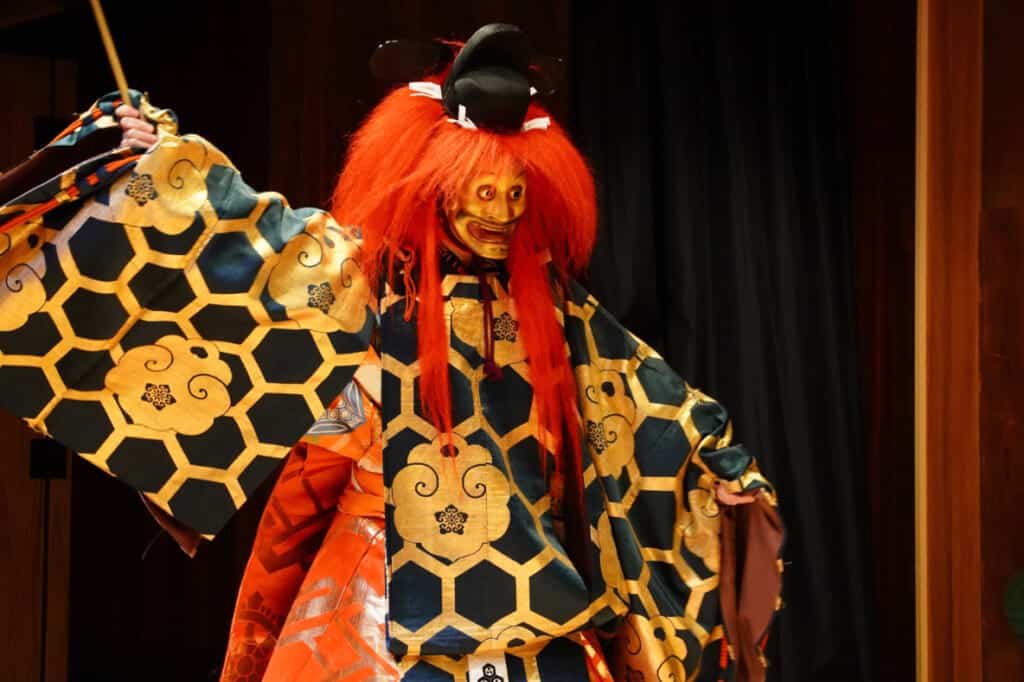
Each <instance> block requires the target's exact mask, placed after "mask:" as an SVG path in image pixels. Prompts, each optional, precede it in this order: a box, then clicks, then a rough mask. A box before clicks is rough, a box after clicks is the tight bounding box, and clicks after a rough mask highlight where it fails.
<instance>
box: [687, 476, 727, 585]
mask: <svg viewBox="0 0 1024 682" xmlns="http://www.w3.org/2000/svg"><path fill="white" fill-rule="evenodd" d="M686 499H687V501H688V502H689V506H690V509H689V510H686V509H684V510H683V512H682V518H680V519H679V525H680V527H681V528H682V532H683V543H684V544H685V545H686V549H688V550H690V551H691V552H693V553H694V554H696V555H697V556H699V557H700V558H701V560H702V561H703V562H704V565H705V566H707V567H708V570H710V571H714V572H715V573H718V572H719V570H720V569H719V566H720V561H721V547H720V542H719V539H718V538H719V531H720V530H721V524H722V518H721V515H720V514H719V513H718V505H717V504H716V503H715V501H714V498H713V492H712V491H709V490H705V489H704V488H694V489H693V490H691V491H689V492H688V493H687V494H686Z"/></svg>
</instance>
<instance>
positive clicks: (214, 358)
mask: <svg viewBox="0 0 1024 682" xmlns="http://www.w3.org/2000/svg"><path fill="white" fill-rule="evenodd" d="M104 382H105V384H106V387H107V389H108V390H109V391H111V392H112V393H114V396H115V398H116V399H117V402H118V404H119V405H120V406H121V409H123V410H124V411H125V412H127V413H128V416H129V417H131V419H132V421H133V422H135V423H136V424H141V425H143V426H147V427H149V428H151V429H155V430H157V431H174V432H176V433H180V434H184V435H188V436H194V435H197V434H200V433H203V432H204V431H206V430H207V429H209V428H210V425H211V424H213V420H214V419H216V418H217V417H219V416H221V415H223V414H224V413H225V412H226V411H227V410H228V408H229V407H230V406H231V398H230V396H229V395H228V389H227V386H228V384H230V383H231V368H230V367H228V365H227V363H225V362H224V361H223V360H221V359H220V353H219V351H218V350H217V348H216V346H214V345H213V344H212V343H210V342H208V341H197V340H190V339H186V338H184V337H181V336H164V337H162V338H161V339H160V340H159V341H157V342H156V343H154V344H152V345H149V346H138V347H136V348H132V349H131V350H129V351H128V352H127V353H125V354H124V355H123V356H121V360H120V361H119V362H118V363H117V365H116V366H115V367H114V368H113V369H111V370H110V371H109V372H107V376H106V378H105V379H104Z"/></svg>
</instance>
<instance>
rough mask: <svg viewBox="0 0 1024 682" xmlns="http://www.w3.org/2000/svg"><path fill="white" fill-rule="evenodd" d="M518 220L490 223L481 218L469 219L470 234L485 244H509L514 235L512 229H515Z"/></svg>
mask: <svg viewBox="0 0 1024 682" xmlns="http://www.w3.org/2000/svg"><path fill="white" fill-rule="evenodd" d="M518 222H519V221H518V220H513V221H511V222H507V223H503V224H498V223H489V222H486V221H483V220H480V219H474V220H470V221H469V225H468V226H467V227H468V230H469V234H470V235H471V236H472V237H473V239H476V240H478V241H481V242H484V243H485V244H507V243H508V240H509V239H510V238H511V237H512V230H514V229H515V227H516V224H517V223H518Z"/></svg>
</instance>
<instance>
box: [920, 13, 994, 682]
mask: <svg viewBox="0 0 1024 682" xmlns="http://www.w3.org/2000/svg"><path fill="white" fill-rule="evenodd" d="M918 7H919V10H918V42H917V48H918V52H917V53H918V63H917V67H918V71H917V76H918V81H917V85H918V87H917V113H918V116H917V195H916V196H917V215H916V220H917V241H916V259H917V267H916V278H917V287H916V290H917V301H916V311H917V322H916V334H915V337H916V338H915V356H916V377H917V379H916V383H917V386H916V423H915V431H916V443H915V450H916V462H917V476H916V479H917V524H918V525H917V528H918V537H917V550H918V557H917V572H918V573H917V577H918V601H917V605H918V671H917V675H918V677H917V679H918V680H920V681H922V682H925V681H926V682H975V681H978V680H980V679H981V677H980V674H981V653H982V652H981V628H980V627H979V626H980V623H981V608H980V602H981V599H980V589H981V551H980V540H981V498H980V495H981V486H980V481H979V475H980V473H979V461H978V448H979V440H978V438H979V425H978V401H979V388H980V381H979V372H978V304H979V289H978V232H979V228H978V221H979V217H980V208H981V125H982V120H981V112H982V100H981V94H982V90H981V87H982V82H981V75H982V2H981V0H920V2H919V6H918Z"/></svg>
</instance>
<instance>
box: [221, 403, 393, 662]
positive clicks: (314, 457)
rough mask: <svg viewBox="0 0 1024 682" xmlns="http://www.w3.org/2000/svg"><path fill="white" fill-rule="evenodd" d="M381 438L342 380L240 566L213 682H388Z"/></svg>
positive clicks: (372, 417) (376, 422)
mask: <svg viewBox="0 0 1024 682" xmlns="http://www.w3.org/2000/svg"><path fill="white" fill-rule="evenodd" d="M380 434H381V425H380V415H379V413H378V411H377V408H376V406H375V404H374V403H373V401H372V399H370V397H369V396H368V395H367V394H366V393H365V391H364V390H363V389H361V388H360V387H359V385H358V384H356V383H352V384H351V385H350V386H349V387H348V388H347V389H346V390H345V392H344V393H343V394H342V395H341V396H339V398H338V400H337V401H335V403H334V404H333V405H332V406H331V408H330V409H329V410H328V412H327V414H325V415H324V417H323V418H321V419H320V420H319V421H318V422H317V423H316V424H315V425H314V426H313V428H312V429H311V430H310V432H309V433H308V434H307V435H306V436H305V437H303V439H302V441H300V442H299V444H298V445H296V446H295V448H294V449H293V450H292V452H291V454H290V455H289V457H288V459H287V461H286V463H285V466H284V469H283V470H282V471H281V475H280V477H279V479H278V481H277V484H276V485H275V486H274V490H273V492H272V493H271V496H270V500H269V501H268V502H267V507H266V510H265V511H264V513H263V518H262V519H261V520H260V525H259V529H258V531H257V534H256V540H255V543H254V545H253V551H252V556H251V557H250V559H249V563H248V565H247V566H246V570H245V576H244V577H243V580H242V585H241V588H240V590H239V595H238V603H237V605H236V607H235V616H234V619H233V621H232V625H231V634H230V638H229V641H228V652H227V659H226V662H225V665H224V671H223V673H222V676H221V680H222V682H257V681H258V680H268V681H270V680H282V681H283V680H291V681H294V682H301V681H304V680H324V679H331V680H345V681H348V680H352V681H355V680H387V679H398V673H397V671H396V670H395V668H394V665H393V662H391V661H389V660H386V659H385V658H382V656H381V654H382V653H383V652H385V646H384V637H385V633H384V622H385V618H386V609H387V604H386V600H385V594H384V593H385V590H384V497H383V491H384V482H383V476H382V474H381V452H382V450H381V443H380Z"/></svg>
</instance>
